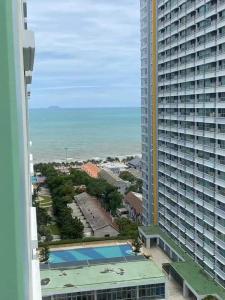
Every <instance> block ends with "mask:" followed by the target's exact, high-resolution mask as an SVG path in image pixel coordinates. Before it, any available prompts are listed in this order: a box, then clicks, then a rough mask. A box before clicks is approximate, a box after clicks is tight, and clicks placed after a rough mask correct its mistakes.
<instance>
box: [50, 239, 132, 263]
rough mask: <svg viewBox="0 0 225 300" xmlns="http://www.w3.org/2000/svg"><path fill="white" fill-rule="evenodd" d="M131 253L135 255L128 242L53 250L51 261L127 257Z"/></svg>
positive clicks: (63, 261) (61, 261) (62, 261)
mask: <svg viewBox="0 0 225 300" xmlns="http://www.w3.org/2000/svg"><path fill="white" fill-rule="evenodd" d="M131 255H134V254H133V252H132V247H131V246H130V245H128V244H125V245H116V246H105V247H94V248H80V249H73V250H63V251H53V252H51V253H50V257H49V262H50V263H53V264H54V263H65V262H77V261H90V260H104V259H109V258H118V257H127V256H131Z"/></svg>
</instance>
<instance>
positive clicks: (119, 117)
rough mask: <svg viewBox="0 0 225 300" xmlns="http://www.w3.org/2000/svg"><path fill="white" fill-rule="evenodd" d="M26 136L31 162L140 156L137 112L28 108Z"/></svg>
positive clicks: (108, 109) (106, 109) (117, 109)
mask: <svg viewBox="0 0 225 300" xmlns="http://www.w3.org/2000/svg"><path fill="white" fill-rule="evenodd" d="M30 135H31V140H32V143H33V146H32V152H33V155H34V161H35V162H41V161H42V162H47V161H65V159H66V150H65V148H68V159H71V160H85V159H91V158H97V157H98V158H106V157H107V156H114V157H115V156H126V155H134V154H140V153H141V109H140V108H80V109H76V108H72V109H71V108H68V109H64V108H46V109H31V110H30Z"/></svg>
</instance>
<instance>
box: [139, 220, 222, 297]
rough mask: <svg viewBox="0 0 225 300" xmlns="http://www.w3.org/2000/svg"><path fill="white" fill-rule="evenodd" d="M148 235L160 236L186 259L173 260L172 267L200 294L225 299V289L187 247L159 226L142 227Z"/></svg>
mask: <svg viewBox="0 0 225 300" xmlns="http://www.w3.org/2000/svg"><path fill="white" fill-rule="evenodd" d="M140 229H141V230H142V232H143V233H144V234H145V235H146V236H147V235H151V236H160V237H161V238H162V239H163V240H164V241H165V242H166V243H167V244H168V245H170V247H171V248H172V249H173V250H174V251H175V252H177V254H178V255H179V256H181V257H182V258H183V259H184V261H181V262H173V263H171V264H170V265H171V266H172V268H173V269H174V270H175V271H176V272H177V273H178V274H179V275H180V276H181V277H182V278H183V279H184V280H185V281H186V282H187V283H188V284H189V285H190V286H191V287H192V288H193V289H194V290H195V291H196V292H197V293H198V294H199V295H203V296H204V295H218V296H219V297H220V298H221V299H223V300H224V299H225V289H224V288H222V287H221V286H220V285H219V284H217V283H216V282H215V280H213V278H211V277H210V276H209V275H208V274H207V273H206V272H205V271H204V270H203V268H202V267H200V266H199V265H198V264H197V263H196V262H195V261H194V260H193V259H192V258H191V257H190V256H189V255H188V254H187V253H186V252H185V249H184V248H183V247H182V246H181V245H178V244H176V243H175V242H174V240H172V239H171V238H170V237H169V235H168V234H166V233H165V232H164V231H162V230H161V229H160V228H159V226H147V227H140Z"/></svg>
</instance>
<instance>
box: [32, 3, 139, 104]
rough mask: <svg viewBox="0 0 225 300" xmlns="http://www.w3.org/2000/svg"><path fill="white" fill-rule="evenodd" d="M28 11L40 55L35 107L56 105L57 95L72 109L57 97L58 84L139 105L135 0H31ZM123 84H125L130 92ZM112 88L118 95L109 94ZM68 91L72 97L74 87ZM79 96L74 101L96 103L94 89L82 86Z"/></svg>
mask: <svg viewBox="0 0 225 300" xmlns="http://www.w3.org/2000/svg"><path fill="white" fill-rule="evenodd" d="M28 8H29V20H30V28H31V29H33V30H34V31H35V35H36V52H37V55H36V62H35V71H34V79H33V88H32V90H33V96H32V103H33V106H48V101H49V103H50V102H51V105H52V101H54V100H53V98H54V97H55V98H57V99H58V100H57V102H59V101H60V97H61V101H62V106H63V105H67V103H68V101H69V102H70V105H71V100H70V99H68V98H67V99H65V98H64V97H63V94H61V95H60V96H59V95H56V93H57V91H58V90H59V89H57V87H59V86H62V87H65V86H67V87H68V86H71V87H74V86H78V87H82V86H83V87H88V86H89V88H88V89H89V90H90V89H91V87H93V89H95V87H96V86H101V89H102V90H104V87H105V93H104V95H105V96H106V97H107V99H108V101H111V102H112V105H114V104H116V103H117V101H118V99H119V101H120V102H121V101H124V102H126V103H127V102H128V103H129V101H130V103H131V105H132V104H133V103H137V101H140V99H138V100H137V98H138V97H140V96H139V61H140V59H139V4H138V1H137V0H64V1H61V0H30V1H29V7H28ZM119 83H121V84H122V86H124V87H126V86H127V93H126V94H124V89H123V91H121V89H120V88H118V84H119ZM112 86H113V87H114V92H113V93H111V95H108V94H107V92H108V88H109V87H112ZM55 87H56V88H55ZM131 87H132V91H131ZM134 89H135V92H134ZM69 90H70V96H71V99H72V98H74V88H71V89H68V91H69ZM116 90H117V91H116ZM44 91H45V92H46V93H45V97H44V98H43V100H42V97H43V92H44ZM76 93H78V95H76V98H79V97H80V98H82V99H83V98H85V97H86V98H87V97H89V98H90V103H92V104H93V103H95V102H96V105H98V98H99V95H97V93H96V91H93V93H92V94H90V93H88V94H85V93H87V92H86V89H85V88H80V89H79V90H77V89H76ZM125 96H126V97H127V99H124V100H122V98H123V97H125ZM67 97H69V95H67ZM48 99H49V100H48ZM109 99H111V100H109ZM87 101H88V100H87ZM87 101H86V102H87ZM118 104H119V103H118ZM74 105H78V104H77V102H76V103H75V102H74ZM92 106H93V105H92Z"/></svg>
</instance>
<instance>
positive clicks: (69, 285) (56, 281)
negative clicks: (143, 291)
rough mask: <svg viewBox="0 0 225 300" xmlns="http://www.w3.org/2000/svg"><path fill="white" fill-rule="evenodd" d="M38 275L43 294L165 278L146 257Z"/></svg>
mask: <svg viewBox="0 0 225 300" xmlns="http://www.w3.org/2000/svg"><path fill="white" fill-rule="evenodd" d="M41 279H42V293H43V296H48V295H53V294H54V295H56V294H63V293H76V292H80V291H85V290H86V291H90V290H100V289H110V288H112V287H126V286H136V285H145V284H157V283H164V282H165V281H166V278H165V275H164V274H163V272H162V271H161V270H160V268H159V267H158V266H157V265H156V264H155V263H154V262H152V261H150V260H146V259H142V260H136V261H132V262H131V261H129V262H118V263H104V264H97V265H86V266H80V267H72V268H62V269H60V268H58V269H50V270H49V269H48V270H42V271H41Z"/></svg>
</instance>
